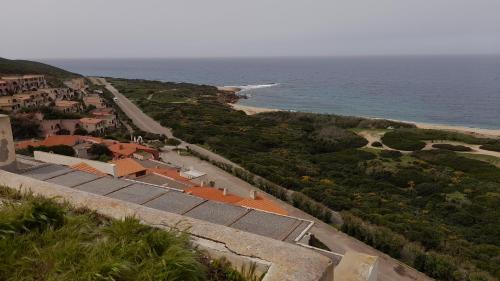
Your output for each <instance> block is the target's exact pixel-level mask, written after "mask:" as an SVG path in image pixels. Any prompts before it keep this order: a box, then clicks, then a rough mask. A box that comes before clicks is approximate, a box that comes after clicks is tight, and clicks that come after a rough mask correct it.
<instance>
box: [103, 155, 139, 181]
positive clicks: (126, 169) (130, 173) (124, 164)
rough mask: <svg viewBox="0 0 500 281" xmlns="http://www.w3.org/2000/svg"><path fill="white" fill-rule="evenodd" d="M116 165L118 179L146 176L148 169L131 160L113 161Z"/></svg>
mask: <svg viewBox="0 0 500 281" xmlns="http://www.w3.org/2000/svg"><path fill="white" fill-rule="evenodd" d="M111 163H113V164H115V165H116V175H117V176H118V177H127V178H137V177H141V176H144V175H146V172H147V169H146V168H144V167H143V166H142V165H141V164H139V163H138V162H136V161H135V160H134V159H131V158H124V159H118V160H115V161H112V162H111Z"/></svg>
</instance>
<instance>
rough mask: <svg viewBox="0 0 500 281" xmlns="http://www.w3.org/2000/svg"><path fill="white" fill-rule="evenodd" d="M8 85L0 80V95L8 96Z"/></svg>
mask: <svg viewBox="0 0 500 281" xmlns="http://www.w3.org/2000/svg"><path fill="white" fill-rule="evenodd" d="M9 90H10V87H9V84H8V83H7V81H5V80H0V95H2V96H4V95H8V94H9Z"/></svg>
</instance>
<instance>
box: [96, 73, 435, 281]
mask: <svg viewBox="0 0 500 281" xmlns="http://www.w3.org/2000/svg"><path fill="white" fill-rule="evenodd" d="M95 79H97V80H98V81H99V83H101V84H102V85H104V86H105V87H106V89H108V90H109V91H110V92H111V93H112V94H113V95H115V97H116V98H117V99H118V101H117V104H118V105H119V106H120V107H121V108H122V110H123V111H124V112H125V114H127V115H128V117H129V118H130V119H132V121H133V122H134V124H136V125H137V127H139V128H140V129H141V130H144V131H147V132H152V133H156V134H165V135H166V136H167V137H172V132H171V131H170V129H168V128H165V127H163V126H161V125H160V124H159V123H158V122H156V121H155V120H153V119H152V118H151V117H149V116H147V115H146V114H145V113H144V112H142V111H141V110H140V109H139V108H138V107H137V106H136V105H135V104H133V103H132V102H131V101H130V100H128V99H127V98H126V97H125V96H124V95H122V94H121V93H120V92H119V91H118V90H117V89H116V88H115V87H113V86H112V85H111V84H109V83H108V82H106V80H105V79H103V78H95ZM187 145H188V146H189V147H190V148H191V149H194V150H197V151H199V152H202V153H203V154H204V155H207V156H208V157H209V158H211V159H213V160H216V161H219V162H225V163H228V164H231V165H233V166H235V167H239V165H237V164H235V163H232V162H231V161H229V160H228V159H225V158H224V157H222V156H220V155H218V154H215V153H213V152H211V151H209V150H206V149H204V148H202V147H199V146H197V145H193V144H188V143H186V142H182V146H187ZM163 156H165V158H166V159H168V160H169V161H171V162H172V163H174V164H176V165H179V166H184V167H190V166H192V167H194V168H195V169H196V168H197V169H199V170H201V171H204V172H206V173H207V174H209V178H210V179H211V180H214V181H215V182H216V183H217V184H218V185H219V186H221V187H228V188H229V189H230V190H231V192H234V193H236V194H238V195H241V196H244V195H245V194H249V191H250V190H251V189H255V187H253V186H252V185H250V184H248V183H247V182H245V181H243V180H241V179H239V178H237V177H235V176H233V175H232V174H229V173H227V172H225V171H224V170H222V169H220V168H218V167H216V166H214V165H212V164H211V163H209V162H206V161H202V160H200V159H198V158H195V157H191V156H182V157H181V156H179V155H177V154H176V153H172V152H171V153H166V154H163ZM268 197H270V198H272V199H274V200H275V201H276V202H277V203H278V204H280V205H281V206H282V207H283V208H285V209H286V210H287V211H288V212H289V214H290V215H291V216H295V217H299V218H304V219H309V220H313V221H314V222H315V225H314V227H313V228H312V229H311V233H313V234H314V235H315V236H316V237H318V239H320V240H321V241H322V242H323V243H325V244H326V245H327V246H328V247H329V248H330V249H332V250H333V251H335V252H338V253H341V254H343V253H345V252H346V251H356V252H361V253H366V254H370V255H374V256H378V257H380V259H379V276H378V280H380V281H414V280H432V279H430V278H429V277H427V276H425V275H424V274H422V273H420V272H418V271H416V270H415V269H413V268H410V267H408V266H406V265H404V264H402V263H400V262H399V261H397V260H395V259H393V258H391V257H389V256H388V255H386V254H384V253H382V252H380V251H378V250H376V249H374V248H372V247H370V246H368V245H366V244H364V243H363V242H361V241H359V240H357V239H355V238H353V237H350V236H348V235H346V234H344V233H342V232H340V231H337V230H336V229H335V228H333V227H332V226H330V225H328V224H325V223H323V222H322V221H319V220H317V219H316V218H314V217H312V216H310V215H309V214H307V213H304V212H303V211H301V210H299V209H297V208H294V207H293V206H291V205H289V204H287V203H285V202H283V201H281V200H278V199H276V198H274V197H272V196H270V195H268Z"/></svg>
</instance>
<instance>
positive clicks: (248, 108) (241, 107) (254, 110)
mask: <svg viewBox="0 0 500 281" xmlns="http://www.w3.org/2000/svg"><path fill="white" fill-rule="evenodd" d="M229 105H230V106H231V107H232V108H233V109H235V110H241V111H243V112H245V113H246V114H247V115H254V114H258V113H264V112H276V111H281V110H280V109H275V108H265V107H256V106H248V105H241V104H237V103H230V104H229Z"/></svg>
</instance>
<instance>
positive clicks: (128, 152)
mask: <svg viewBox="0 0 500 281" xmlns="http://www.w3.org/2000/svg"><path fill="white" fill-rule="evenodd" d="M108 148H109V150H111V152H113V158H115V159H119V158H129V157H133V156H134V153H137V152H139V151H143V152H146V153H150V154H151V155H152V156H153V159H156V160H157V159H158V158H159V156H160V154H159V152H158V150H156V149H154V148H150V147H147V146H144V145H140V144H137V143H116V144H113V145H110V146H108Z"/></svg>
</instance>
